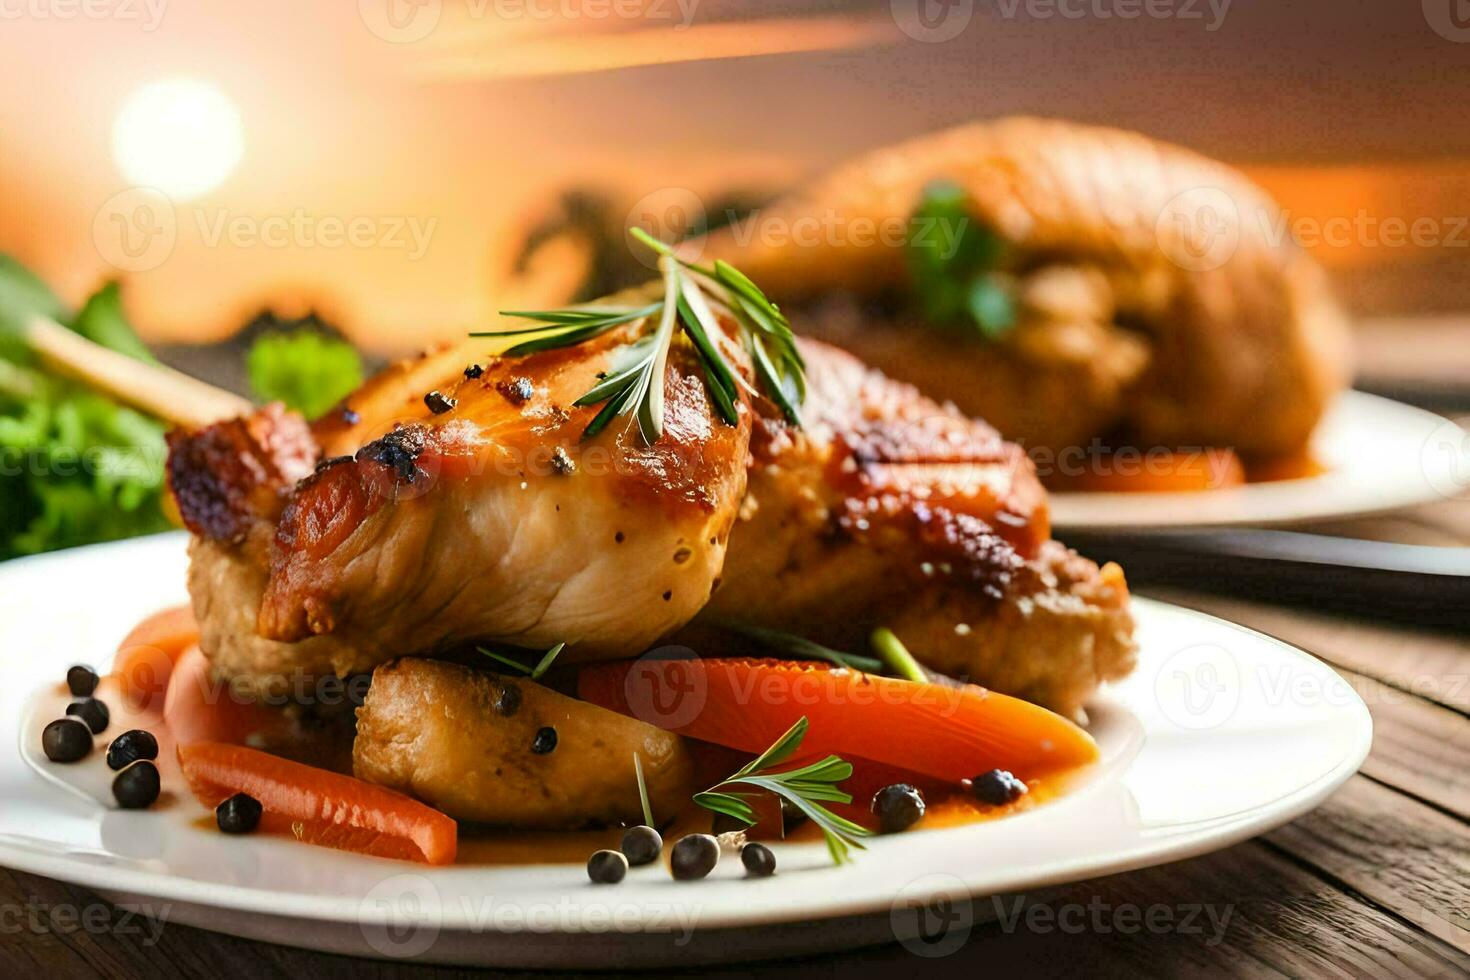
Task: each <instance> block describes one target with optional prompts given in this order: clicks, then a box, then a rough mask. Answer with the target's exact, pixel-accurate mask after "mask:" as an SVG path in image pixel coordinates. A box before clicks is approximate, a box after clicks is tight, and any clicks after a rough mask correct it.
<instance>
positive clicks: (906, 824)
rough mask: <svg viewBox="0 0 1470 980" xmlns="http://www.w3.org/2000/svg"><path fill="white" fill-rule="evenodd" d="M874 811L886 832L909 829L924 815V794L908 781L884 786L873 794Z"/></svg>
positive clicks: (881, 828)
mask: <svg viewBox="0 0 1470 980" xmlns="http://www.w3.org/2000/svg"><path fill="white" fill-rule="evenodd" d="M872 809H873V813H874V815H876V816H877V818H878V828H879V829H880V830H882V831H883V833H885V834H896V833H898V832H899V831H901V830H908V829H909V828H910V827H912V826H913V825H914V824H916V823H918V822H919V818H921V817H922V816H924V794H923V793H920V792H919V791H918V790H917V789H915V788H914V787H912V786H910V785H909V784H908V783H894V784H893V785H891V786H884V787H883V788H882V789H880V790H879V791H878V792H877V793H875V794H874V795H873V807H872Z"/></svg>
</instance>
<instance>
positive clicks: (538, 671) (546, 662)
mask: <svg viewBox="0 0 1470 980" xmlns="http://www.w3.org/2000/svg"><path fill="white" fill-rule="evenodd" d="M475 649H476V650H478V651H480V652H481V653H483V654H484V655H485V656H487V657H489V658H490V659H491V660H498V661H499V662H500V663H503V664H505V665H506V666H507V667H511V668H514V669H515V670H518V671H520V672H521V673H522V674H525V675H526V676H528V677H530V678H531V680H533V681H539V680H540V679H541V675H542V674H544V673H546V671H547V670H549V669H550V668H551V664H552V662H553V661H554V660H556V658H557V656H558V655H559V654H560V653H561V652H562V651H563V650H564V649H566V643H565V642H563V643H558V644H557V645H556V646H554V647H552V648H551V649H550V650H547V651H546V652H545V653H543V654H542V655H541V659H540V660H538V661H537V662H536V666H534V667H527V666H526V665H525V664H523V663H521V662H520V661H519V660H516V659H514V658H512V657H508V656H506V655H505V654H503V653H500V652H498V651H496V650H491V649H488V648H486V647H475Z"/></svg>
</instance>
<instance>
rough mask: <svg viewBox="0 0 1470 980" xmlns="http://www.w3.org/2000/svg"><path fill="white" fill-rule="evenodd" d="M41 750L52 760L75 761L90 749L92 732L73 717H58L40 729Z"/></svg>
mask: <svg viewBox="0 0 1470 980" xmlns="http://www.w3.org/2000/svg"><path fill="white" fill-rule="evenodd" d="M41 751H43V752H45V753H46V758H48V759H50V760H51V761H52V762H76V761H77V760H78V759H80V758H83V757H84V756H86V754H87V753H88V752H91V751H92V732H91V730H90V729H88V728H87V726H86V725H84V724H82V723H81V722H79V721H77V720H76V719H75V718H58V719H56V720H55V721H53V722H52V723H51V724H49V725H47V726H46V727H45V728H44V729H42V730H41Z"/></svg>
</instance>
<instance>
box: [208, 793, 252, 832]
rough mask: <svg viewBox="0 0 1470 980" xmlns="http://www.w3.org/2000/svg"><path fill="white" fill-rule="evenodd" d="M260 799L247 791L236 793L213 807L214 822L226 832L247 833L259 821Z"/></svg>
mask: <svg viewBox="0 0 1470 980" xmlns="http://www.w3.org/2000/svg"><path fill="white" fill-rule="evenodd" d="M260 812H261V806H260V801H259V800H257V799H256V798H255V797H253V796H251V795H250V794H249V793H236V794H235V795H234V796H232V797H230V798H229V799H227V800H225V801H224V802H223V803H221V804H220V805H219V806H217V807H215V808H214V822H215V823H216V824H218V825H219V829H220V830H223V831H224V832H225V833H227V834H248V833H250V832H251V831H252V830H254V829H255V828H256V826H257V825H258V824H259V823H260Z"/></svg>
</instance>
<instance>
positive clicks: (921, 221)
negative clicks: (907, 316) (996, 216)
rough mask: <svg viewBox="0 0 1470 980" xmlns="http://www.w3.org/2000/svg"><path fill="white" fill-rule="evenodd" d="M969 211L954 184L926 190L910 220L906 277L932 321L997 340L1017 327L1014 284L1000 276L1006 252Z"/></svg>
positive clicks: (940, 183) (993, 233) (992, 232)
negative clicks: (960, 326)
mask: <svg viewBox="0 0 1470 980" xmlns="http://www.w3.org/2000/svg"><path fill="white" fill-rule="evenodd" d="M971 210H972V209H971V202H970V198H969V195H968V194H966V193H965V191H964V189H963V188H961V187H960V186H958V185H957V184H953V183H950V182H948V181H937V182H935V183H933V184H930V185H929V186H927V187H925V188H924V194H923V197H922V198H920V200H919V203H918V205H917V206H916V207H915V208H914V212H913V214H912V215H911V216H910V219H909V229H910V231H909V237H908V242H907V248H906V250H905V251H906V253H907V256H906V257H907V260H908V267H909V275H910V278H911V279H912V281H913V286H914V293H915V295H916V297H917V298H918V300H919V305H920V307H921V308H922V310H923V312H924V315H925V316H926V317H928V318H929V319H930V320H931V321H933V322H934V323H938V324H946V325H957V324H958V325H962V326H963V328H964V329H966V330H974V331H975V332H976V333H978V334H979V335H980V337H982V338H984V339H986V340H998V339H999V338H1001V337H1003V336H1005V334H1006V333H1008V332H1009V331H1010V330H1011V329H1012V328H1013V327H1014V326H1015V325H1016V298H1015V295H1014V281H1013V280H1012V279H1011V278H1010V277H1008V276H1006V275H1005V274H1004V272H1003V270H1004V269H1005V268H1006V267H1007V265H1008V262H1009V259H1010V255H1009V254H1008V253H1009V251H1010V249H1009V246H1008V245H1007V244H1006V242H1005V240H1004V239H1002V238H1001V237H1000V235H999V234H997V233H996V231H995V230H994V229H992V228H990V227H989V226H988V225H986V224H984V223H982V222H980V221H979V220H978V219H975V218H973V217H972V216H971V213H970V212H971Z"/></svg>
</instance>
